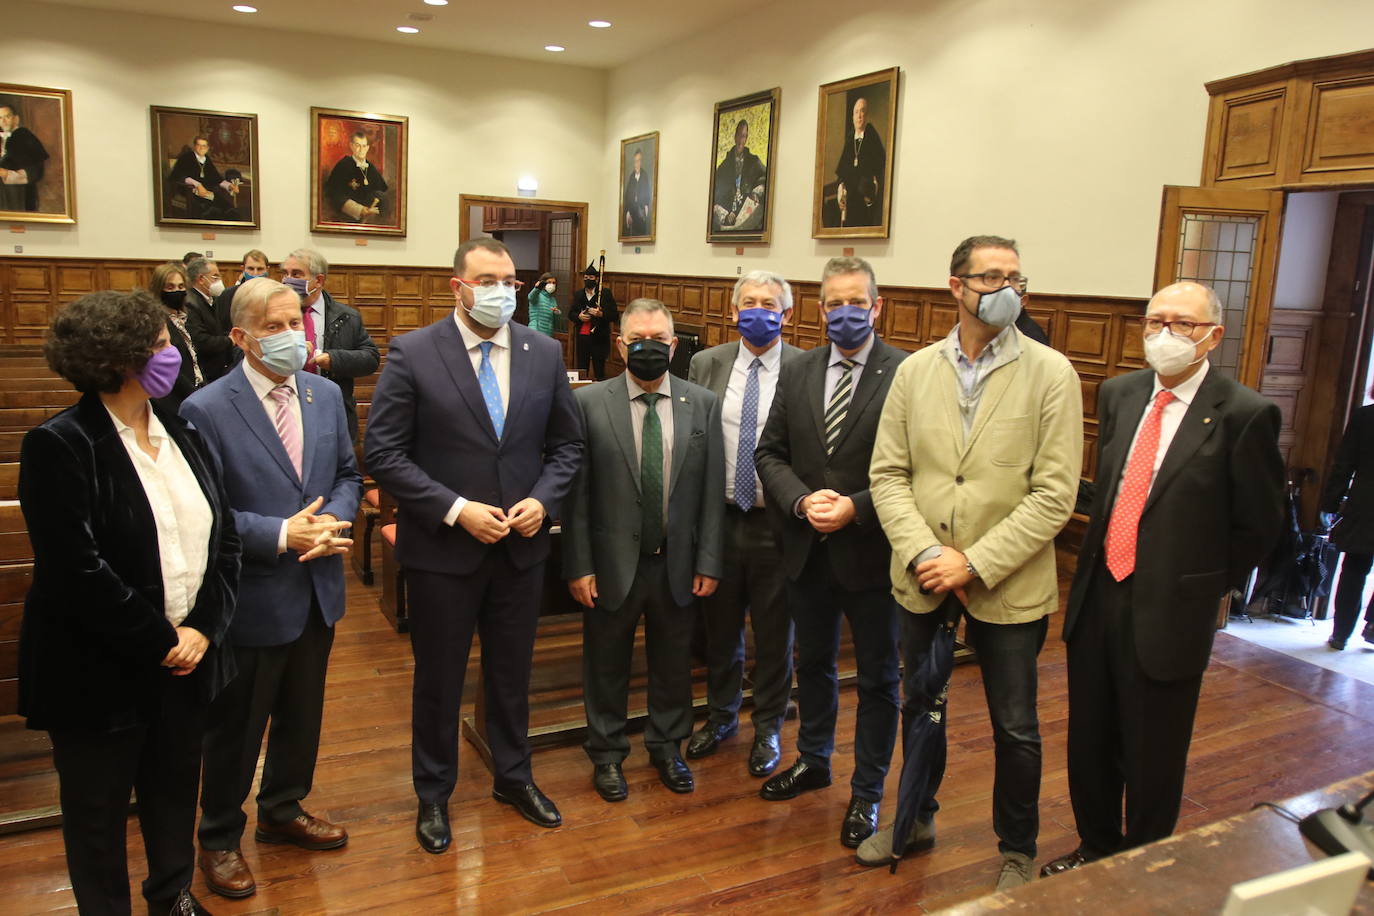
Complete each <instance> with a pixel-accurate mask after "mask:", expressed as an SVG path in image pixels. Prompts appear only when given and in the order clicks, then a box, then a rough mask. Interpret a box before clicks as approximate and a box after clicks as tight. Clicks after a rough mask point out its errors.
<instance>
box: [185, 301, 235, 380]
mask: <svg viewBox="0 0 1374 916" xmlns="http://www.w3.org/2000/svg"><path fill="white" fill-rule="evenodd" d="M236 289H238V284H235V285H234V286H231V287H229V288H228V289H226V290H225V291H224V292H222V293H220V294H219V295H218V296H216V297H215V300H214V301H213V302H210V301H209V300H207V299H206V298H205V297H204V296H202V295H201V294H200V293H199V292H198V291H197V290H194V289H192V290H187V291H186V330H187V331H189V332H190V334H191V343H193V344H195V346H196V356H197V357H198V358H199V359H200V373H201V375H203V376H205V382H206V384H209V383H210V382H213V381H214V380H215V379H217V378H219V377H221V376H222V375H224V373H226V372H228V371H229V367H230V366H232V365H233V364H234V362H235V360H236V357H235V355H234V354H236V353H240V352H241V351H240V350H239V348H238V347H236V346H234V342H233V341H232V340H230V339H229V329H230V328H231V327H232V326H233V323H232V322H231V321H230V320H229V308H230V303H231V302H233V299H234V290H236Z"/></svg>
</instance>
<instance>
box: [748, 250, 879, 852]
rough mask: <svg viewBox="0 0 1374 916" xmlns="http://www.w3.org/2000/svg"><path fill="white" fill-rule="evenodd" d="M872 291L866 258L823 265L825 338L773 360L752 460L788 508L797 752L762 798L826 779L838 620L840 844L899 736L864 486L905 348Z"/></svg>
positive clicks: (859, 821)
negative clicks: (847, 682)
mask: <svg viewBox="0 0 1374 916" xmlns="http://www.w3.org/2000/svg"><path fill="white" fill-rule="evenodd" d="M882 309H883V300H882V297H880V296H879V295H878V284H877V280H876V279H875V278H874V276H873V268H872V267H871V266H869V264H868V262H867V261H865V260H864V259H863V258H831V259H830V260H829V261H828V262H827V263H826V265H825V269H824V270H823V271H822V272H821V310H822V312H823V313H824V315H825V322H826V323H825V327H826V335H827V336H828V337H829V338H830V343H829V344H828V345H826V346H822V347H817V348H816V349H814V350H810V351H808V352H807V353H804V354H803V355H801V356H800V357H798V358H797V359H794V360H792V362H791V364H790V365H787V366H784V367H783V368H782V373H781V376H780V378H779V379H778V390H777V393H776V394H775V395H774V396H773V409H772V410H771V411H770V412H769V414H768V423H767V424H766V425H765V426H764V429H763V437H762V438H761V439H760V440H759V447H758V451H757V452H756V455H755V457H756V461H757V463H758V471H759V477H760V478H761V479H762V481H763V492H764V496H765V498H766V499H767V500H768V502H769V503H771V504H772V505H774V506H777V507H778V508H779V510H780V511H781V512H782V513H783V514H784V515H785V526H786V527H784V529H783V533H782V570H783V573H784V574H785V575H786V576H787V604H788V607H789V608H790V609H791V611H792V620H793V623H794V625H795V628H796V640H797V649H798V657H797V701H798V706H799V707H800V712H801V725H800V727H799V728H798V730H797V750H798V752H799V754H800V756H799V757H798V759H797V761H796V762H795V763H793V764H792V765H791V766H790V767H788V768H787V770H786V771H784V772H782V773H778V774H776V775H774V776H773V777H772V778H770V779H769V780H768V781H767V782H765V783H764V784H763V787H762V789H760V791H759V794H760V795H761V796H762V797H763V798H764V799H766V800H768V801H783V800H786V799H790V798H796V797H797V796H798V795H800V794H801V793H802V792H806V791H810V790H813V789H822V788H825V787H826V786H828V785H830V757H831V754H832V753H833V752H834V750H835V719H836V716H837V715H838V713H839V703H840V699H839V689H838V687H837V686H836V666H837V664H838V661H839V651H840V619H841V618H842V617H844V618H847V619H848V620H849V632H850V634H851V635H852V636H853V640H854V660H855V663H856V665H857V666H858V669H859V709H858V716H857V721H856V722H855V726H854V775H853V777H852V778H851V779H850V781H849V786H850V799H849V806H848V809H847V810H846V812H845V816H844V820H843V822H842V823H841V825H840V842H841V843H842V844H843V845H845V846H848V847H850V848H851V849H852V848H854V847H856V846H858V845H859V844H860V843H862V842H863V841H864V839H865V838H867V837H868V836H869V835H870V834H871V833H872V832H873V831H874V830H875V829H876V828H877V824H878V803H879V802H880V801H881V800H882V797H883V779H884V777H886V775H887V768H888V763H889V762H890V761H891V759H892V747H893V742H895V741H896V739H897V680H898V674H897V609H896V606H895V605H894V604H893V603H892V595H891V593H890V591H889V589H888V588H887V563H888V555H889V553H890V551H889V548H888V544H887V538H886V537H884V536H883V530H882V528H880V527H879V526H878V517H877V515H876V514H875V513H874V511H873V499H872V497H871V496H870V494H869V490H868V462H869V458H870V457H871V454H872V450H873V435H874V431H875V430H876V429H877V426H878V416H879V414H880V413H881V412H882V409H883V401H884V400H886V399H887V389H888V386H889V385H891V384H892V377H893V375H895V374H896V372H897V366H898V365H900V364H901V362H902V360H903V359H905V358H906V353H904V352H902V351H901V350H898V349H897V348H896V347H891V346H888V345H887V344H885V343H883V342H882V340H880V339H879V338H878V334H877V331H876V330H875V328H876V327H877V322H878V318H879V316H881V314H882Z"/></svg>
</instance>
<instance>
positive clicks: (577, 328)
mask: <svg viewBox="0 0 1374 916" xmlns="http://www.w3.org/2000/svg"><path fill="white" fill-rule="evenodd" d="M600 276H601V274H600V273H599V272H598V271H597V269H596V265H595V264H588V265H587V269H586V270H585V271H583V272H582V289H580V290H578V291H577V292H575V293H573V294H572V297H571V301H569V302H568V329H569V331H568V332H569V333H570V334H571V335H572V338H573V356H574V359H575V361H576V363H577V369H578V371H579V372H581V373H582V377H583V378H595V379H597V380H598V381H599V380H601V379H604V378H605V377H606V357H607V356H609V355H610V354H611V325H613V324H615V323H616V322H618V321H619V320H620V315H619V313H618V312H617V311H616V305H615V297H614V296H612V295H611V288H610V286H609V285H608V284H606V283H604V282H603V283H602V284H601V292H600V293H598V292H597V290H596V284H597V279H598V278H599V277H600Z"/></svg>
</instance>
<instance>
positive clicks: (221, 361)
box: [186, 248, 267, 382]
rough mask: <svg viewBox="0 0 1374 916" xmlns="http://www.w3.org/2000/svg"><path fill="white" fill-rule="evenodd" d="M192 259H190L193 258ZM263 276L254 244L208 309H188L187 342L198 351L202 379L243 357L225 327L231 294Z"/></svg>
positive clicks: (264, 267)
mask: <svg viewBox="0 0 1374 916" xmlns="http://www.w3.org/2000/svg"><path fill="white" fill-rule="evenodd" d="M193 260H194V259H193ZM265 276H267V255H265V254H263V253H262V252H261V251H259V250H258V249H256V248H252V249H249V251H248V253H247V254H245V255H244V256H243V267H242V268H241V269H240V271H239V276H238V279H237V280H236V281H235V282H234V285H233V286H231V287H229V288H228V289H224V290H222V291H221V292H220V293H218V294H217V295H216V296H215V297H214V299H213V300H212V301H211V303H210V307H209V308H208V309H191V310H190V312H189V314H188V315H187V319H186V328H187V330H188V331H190V332H191V342H192V343H194V344H195V346H196V352H197V353H199V354H200V362H201V371H202V372H204V373H205V380H206V381H207V382H213V381H214V380H215V379H217V378H219V377H220V376H222V375H224V373H226V372H228V371H229V367H230V366H232V365H233V364H234V363H235V362H237V361H238V360H239V359H241V358H242V357H243V351H242V350H240V349H239V348H238V347H236V346H234V341H233V340H231V339H230V338H229V328H230V326H231V325H232V324H233V322H232V321H231V320H230V316H231V315H232V313H233V308H234V294H235V293H237V292H238V291H239V289H240V288H241V287H242V286H243V284H245V283H247V282H248V281H249V280H253V279H256V278H258V277H265Z"/></svg>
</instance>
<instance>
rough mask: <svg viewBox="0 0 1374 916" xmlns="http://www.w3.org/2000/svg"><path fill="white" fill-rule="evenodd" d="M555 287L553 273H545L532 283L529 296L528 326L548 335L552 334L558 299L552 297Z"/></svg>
mask: <svg viewBox="0 0 1374 916" xmlns="http://www.w3.org/2000/svg"><path fill="white" fill-rule="evenodd" d="M557 288H558V284H557V281H556V280H555V279H554V276H553V274H549V273H546V274H544V275H543V276H542V277H540V278H539V281H538V282H537V283H535V284H534V288H533V289H531V290H530V296H529V307H530V320H529V325H530V327H531V328H533V329H534V330H536V331H538V332H539V333H541V334H547V335H549V336H550V337H552V336H553V316H554V315H557V314H558V301H557V300H556V299H554V297H553V294H554V291H555V290H557Z"/></svg>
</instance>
